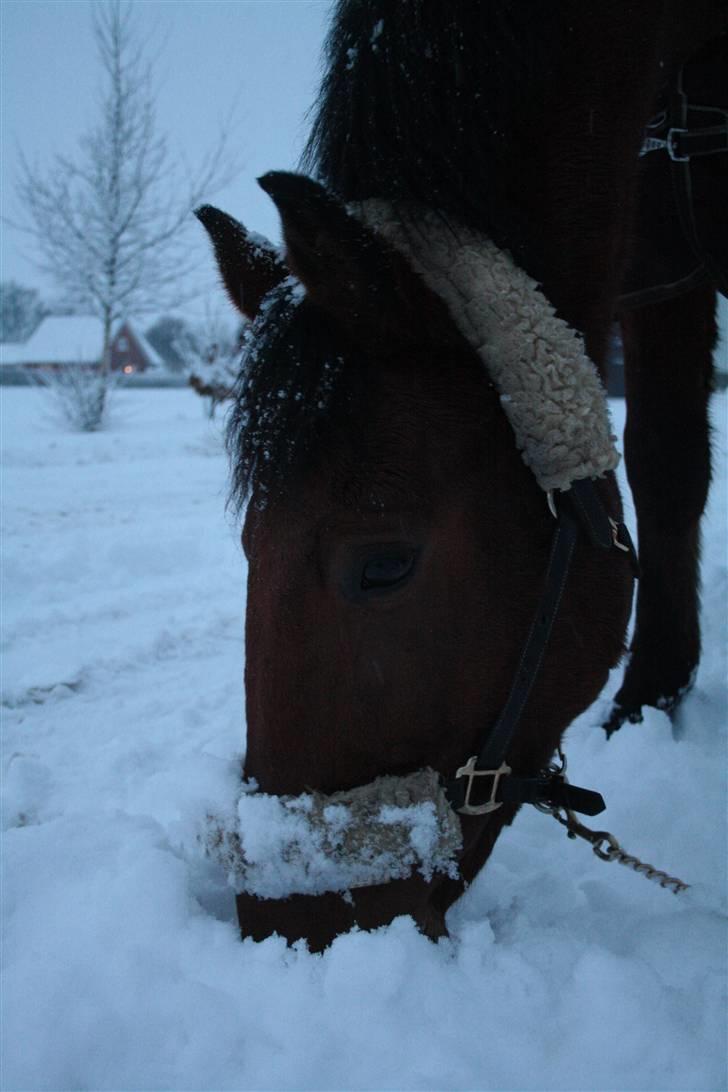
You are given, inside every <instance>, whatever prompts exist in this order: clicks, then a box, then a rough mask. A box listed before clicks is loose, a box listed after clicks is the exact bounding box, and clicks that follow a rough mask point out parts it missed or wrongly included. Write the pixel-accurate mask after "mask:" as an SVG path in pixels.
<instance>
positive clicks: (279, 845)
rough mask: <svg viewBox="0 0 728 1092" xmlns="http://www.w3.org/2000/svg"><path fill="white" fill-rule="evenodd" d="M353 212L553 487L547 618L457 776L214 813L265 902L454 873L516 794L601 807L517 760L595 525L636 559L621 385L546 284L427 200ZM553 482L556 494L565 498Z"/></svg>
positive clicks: (422, 776)
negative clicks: (464, 824) (617, 497)
mask: <svg viewBox="0 0 728 1092" xmlns="http://www.w3.org/2000/svg"><path fill="white" fill-rule="evenodd" d="M352 212H353V213H354V214H356V215H357V216H358V217H360V218H361V219H362V221H363V222H364V223H366V224H367V226H369V227H370V228H371V229H372V230H373V231H375V232H376V233H377V234H379V235H381V236H382V238H383V239H385V240H386V241H387V242H388V243H389V244H390V245H391V246H393V247H394V248H395V249H397V250H398V251H400V252H401V253H403V254H404V255H405V256H406V257H407V259H408V260H409V261H410V263H411V264H412V266H413V268H414V269H415V271H416V272H417V273H419V275H420V276H421V277H422V278H423V280H424V281H425V283H426V284H427V285H428V286H429V287H430V288H432V289H433V291H435V292H436V294H437V295H438V296H440V297H441V299H442V300H443V301H444V302H445V303H446V304H447V306H448V309H449V311H450V314H451V316H452V318H453V320H454V322H455V324H456V325H457V326H458V328H459V329H460V330H461V332H462V333H463V334H464V335H465V337H466V338H467V340H468V341H469V343H470V344H471V346H472V347H473V348H474V349H475V351H476V352H477V354H478V356H479V358H480V359H481V361H482V362H483V364H484V366H485V368H486V369H487V372H488V374H489V376H490V378H491V380H492V381H493V383H494V385H495V386H496V388H497V389H498V391H499V393H500V398H501V402H502V404H503V408H504V411H505V413H506V415H507V417H508V420H509V421H510V423H511V426H512V428H513V431H514V434H515V438H516V444H517V446H518V448H519V450H520V451H521V453H522V455H523V458H524V460H525V462H526V464H527V465H528V466H529V467H530V468H531V470H532V471H533V473H534V475H535V477H536V480H537V482H538V484H539V485H540V486H541V488H542V489H544V490H545V491H546V492H547V493H548V495H549V505H550V507H551V510H552V513H553V515H554V517H555V521H556V522H555V530H554V535H553V539H552V545H551V554H550V559H549V565H548V570H547V575H546V580H545V583H544V588H543V591H542V595H541V599H540V602H539V604H538V609H537V611H536V614H535V617H534V621H533V624H532V626H531V629H530V631H529V634H528V636H527V639H526V642H525V644H524V647H523V650H522V653H521V657H520V661H519V665H518V669H517V671H516V675H515V678H514V680H513V683H512V685H511V690H510V693H509V696H508V699H507V701H506V704H505V706H504V707H503V710H502V712H501V714H500V716H499V718H498V720H497V722H496V724H495V725H494V726H492V727H489V728H488V729H487V731H486V738H485V742H484V744H483V746H482V748H481V751H480V753H479V754H478V755H473V756H472V757H471V758H470V759H469V760H468V761H467V762H466V763H465V765H464V766H462V767H460V769H458V770H457V771H456V773H455V775H454V777H452V778H451V779H450V780H443V779H441V778H440V777H438V775H437V774H435V773H433V771H432V770H420V771H417V772H416V773H414V774H410V775H409V776H407V777H382V778H378V779H377V780H376V781H374V782H372V783H371V784H369V785H364V786H361V787H360V788H356V789H353V790H350V791H349V792H342V793H336V794H334V795H332V796H323V795H321V794H319V793H304V794H303V795H301V796H298V797H272V796H267V795H265V794H262V793H257V792H255V791H254V787H253V788H252V789H251V787H249V786H247V787H246V786H244V787H243V789H242V791H241V794H240V797H239V800H238V801H237V804H236V808H235V811H234V812H230V813H229V814H228V815H227V816H208V820H207V824H206V828H205V831H204V833H203V835H202V841H203V844H204V846H205V848H206V850H207V852H208V853H209V854H210V855H211V856H213V857H215V858H216V859H217V860H218V861H219V862H220V863H221V864H222V865H223V866H224V867H225V869H226V871H227V872H228V875H229V879H230V882H231V883H232V884H233V886H235V888H236V889H237V890H243V891H247V892H248V893H250V894H254V895H258V896H259V897H261V898H285V897H286V896H288V895H291V894H295V893H301V894H320V893H322V892H324V891H343V892H345V891H347V890H349V889H352V888H356V887H362V886H369V885H371V884H378V883H384V882H387V881H389V880H393V879H401V878H404V877H406V876H408V875H409V874H410V873H411V872H412V870H413V869H416V870H418V871H419V872H420V873H421V874H422V875H423V876H425V878H426V879H430V878H431V877H432V875H433V874H434V873H435V872H442V873H445V874H447V875H453V874H454V873H456V870H457V856H458V853H459V850H460V846H461V838H460V824H459V822H458V820H457V817H456V814H455V813H456V812H457V813H460V814H464V815H478V816H488V815H489V814H490V813H492V812H494V811H496V810H497V809H498V808H500V807H502V805H503V804H504V803H511V804H520V803H533V804H538V805H546V806H547V807H550V808H553V807H561V808H566V809H568V810H569V811H571V812H576V811H578V812H582V813H585V814H587V815H596V814H599V812H601V811H602V810H603V809H604V801H603V800H602V798H601V796H600V795H599V794H598V793H595V792H592V791H590V790H587V789H580V788H578V787H576V786H572V785H569V784H568V783H567V782H566V779H565V778H564V777H563V775H562V774H559V773H558V772H555V771H554V770H553V769H552V768H549V770H547V771H542V772H536V773H535V774H532V775H530V776H516V775H515V774H514V773H513V771H512V770H511V768H510V767H509V766H508V765H507V764H506V757H507V753H508V750H509V748H510V746H511V743H512V742H513V740H514V738H515V736H516V734H517V730H518V728H519V725H520V722H521V718H522V715H523V712H524V709H525V707H526V703H527V701H528V698H529V695H530V693H531V690H532V689H533V685H534V683H535V681H536V678H537V676H538V673H539V669H540V666H541V662H542V660H543V655H544V652H545V650H546V646H547V644H548V640H549V636H550V634H551V629H552V626H553V623H554V620H555V618H556V615H557V613H558V609H559V605H560V602H561V596H562V592H563V589H564V585H565V583H566V579H567V576H568V572H569V567H570V564H571V559H572V556H573V553H574V548H575V545H576V541H577V538H578V536H579V533H580V532H581V533H582V534H583V535H584V536H585V537H586V539H587V540H588V541H589V542H590V543H591V545H592V546H595V547H597V548H599V549H602V550H604V551H610V550H612V548H614V547H616V548H617V549H619V550H622V551H625V552H627V553H629V554H630V556H631V557H632V559H633V562H635V564H636V559H635V555H634V549H633V547H632V544H631V541H630V539H629V534H628V532H627V529H626V528H625V527H624V525H623V524H617V523H616V522H615V521H614V520H613V519H611V518H610V516H609V514H608V513H607V511H606V510H605V508H604V506H603V504H602V502H601V499H600V497H599V495H598V493H597V490H596V489H595V487H594V479H595V478H598V477H602V476H603V475H604V474H605V473H606V472H607V471H609V470H612V469H614V467H615V466H616V465H617V462H618V460H619V456H618V454H617V451H616V448H615V447H614V440H615V437H614V436H613V435H612V433H611V429H610V424H609V413H608V408H607V400H606V393H605V390H604V387H603V386H602V383H601V380H600V378H599V375H598V373H597V371H596V368H595V367H594V365H593V363H592V362H591V361H590V360H589V358H588V356H587V355H586V353H585V351H584V346H583V342H582V339H581V337H580V336H579V335H578V334H577V333H576V332H575V331H574V330H572V329H570V327H569V326H568V325H567V324H566V323H565V322H564V321H563V320H562V319H560V318H559V317H558V316H557V314H556V312H555V311H554V308H553V307H552V306H551V304H550V303H549V302H548V300H547V299H546V298H545V296H544V295H543V294H542V293H541V292H540V290H539V288H538V285H537V284H536V283H535V281H533V280H532V279H531V278H530V277H529V276H528V275H527V274H526V273H524V272H523V270H521V269H519V268H518V267H517V266H516V265H515V264H514V262H513V261H512V259H511V258H510V257H509V255H507V254H506V253H504V252H503V251H501V250H498V248H497V247H496V246H495V245H494V244H493V243H492V242H490V240H488V239H486V238H484V237H482V236H479V235H477V234H476V233H475V232H473V231H471V230H470V229H468V228H464V227H462V226H453V224H452V223H450V222H448V221H447V220H446V219H445V218H444V217H442V216H440V215H438V214H436V213H435V212H432V211H428V210H420V211H413V210H412V209H411V208H409V209H406V210H403V209H402V208H397V210H396V212H395V210H394V208H393V206H391V205H389V204H387V203H385V202H381V201H366V202H363V203H361V204H359V205H357V206H356V207H355V208H353V209H352ZM554 491H557V492H556V495H554Z"/></svg>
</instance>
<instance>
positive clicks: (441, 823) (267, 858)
mask: <svg viewBox="0 0 728 1092" xmlns="http://www.w3.org/2000/svg"><path fill="white" fill-rule="evenodd" d="M200 841H201V843H202V845H203V847H204V849H205V852H206V854H207V855H208V856H209V857H211V858H213V859H214V860H216V861H217V862H218V863H219V864H221V865H222V866H223V868H224V869H225V870H226V871H227V873H228V882H229V883H230V884H231V886H233V887H234V888H235V890H236V891H239V892H243V891H245V892H247V893H248V894H251V895H257V896H258V897H259V898H264V899H282V898H286V897H288V896H289V895H294V894H301V895H321V894H323V893H324V892H327V891H348V890H350V889H352V888H357V887H369V886H370V885H373V884H381V883H387V882H389V881H390V880H399V879H405V878H406V877H407V876H409V875H410V874H411V873H412V872H413V871H415V870H416V871H417V872H419V873H420V874H421V875H422V876H424V878H425V879H426V880H428V881H429V880H430V879H431V878H432V876H433V875H434V873H436V872H443V873H445V874H446V875H448V876H451V877H453V878H455V877H457V875H458V864H457V859H458V854H459V852H460V849H461V846H462V835H461V829H460V821H459V819H458V817H457V815H456V814H455V812H454V811H453V810H452V808H451V807H450V804H449V803H448V801H447V798H446V797H445V793H444V791H443V789H442V787H441V785H440V778H439V775H438V774H437V773H435V771H434V770H431V769H429V768H428V769H424V770H418V771H417V772H416V773H413V774H409V775H408V776H406V777H389V776H387V777H379V778H377V779H376V781H372V782H370V784H368V785H362V786H360V787H358V788H356V789H351V790H349V791H346V792H336V793H332V794H331V795H330V796H325V795H323V794H321V793H315V792H313V793H303V794H302V795H301V796H269V795H267V794H266V793H261V792H257V791H256V788H255V785H254V784H252V785H251V784H250V783H245V782H244V783H243V785H242V788H241V794H240V797H239V799H238V800H237V803H236V804H235V805H234V807H233V808H231V809H230V811H229V812H228V813H227V814H208V815H207V817H206V821H205V826H204V829H203V831H202V833H201V835H200Z"/></svg>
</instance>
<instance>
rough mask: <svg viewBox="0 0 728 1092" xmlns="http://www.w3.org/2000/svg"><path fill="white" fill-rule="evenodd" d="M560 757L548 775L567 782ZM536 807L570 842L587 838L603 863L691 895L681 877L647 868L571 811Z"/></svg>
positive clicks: (610, 835) (607, 835)
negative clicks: (617, 864) (564, 832)
mask: <svg viewBox="0 0 728 1092" xmlns="http://www.w3.org/2000/svg"><path fill="white" fill-rule="evenodd" d="M557 754H558V756H559V762H560V765H558V766H557V765H556V763H552V764H551V765H550V766H549V767H548V768H547V770H546V772H547V773H549V774H551V775H553V776H556V777H561V778H563V780H564V781H566V780H567V777H566V755H565V754H564V752H563V751H562V750H561V748H560V747H559V748H558V749H557ZM535 806H536V808H538V810H539V811H544V812H546V813H547V814H548V815H553V817H554V819H555V820H556V821H557V822H558V823H561V825H562V827H566V833H567V835H568V836H569V838H583V839H584V841H585V842H588V843H589V845H590V846H591V847H592V849H593V851H594V853H595V854H596V855H597V857H599V859H600V860H601V861H618V862H619V864H621V865H625V866H626V867H627V868H631V869H632V870H633V871H634V872H637V873H638V874H639V875H640V876H645V877H646V878H647V879H648V880H654V882H655V883H659V885H660V887H664V888H666V889H669V890H670V891H672V892H673V894H675V895H678V894H679V893H680V892H681V891H687V890H688V888H689V887H690V884H689V883H684V882H683V880H679V879H678V878H677V876H670V875H669V874H668V873H667V872H662V871H661V870H660V869H659V868H655V866H654V865H651V864H646V863H645V862H644V861H641V860H640V859H639V857H634V856H633V855H632V854H631V853H627V852H626V851H625V850H624V849H622V847H621V845H620V844H619V842H618V841H617V839H616V838H615V837H614V835H613V834H610V833H609V831H608V830H592V829H591V828H590V827H586V826H584V824H583V823H580V822H579V820H578V819H577V817H576V815H575V814H574V812H573V811H569V810H568V808H549V807H547V806H546V807H544V806H543V805H541V804H536V805H535Z"/></svg>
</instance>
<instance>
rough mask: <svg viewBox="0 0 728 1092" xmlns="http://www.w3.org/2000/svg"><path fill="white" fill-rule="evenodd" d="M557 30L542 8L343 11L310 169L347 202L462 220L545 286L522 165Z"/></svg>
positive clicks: (358, 6) (345, 7) (384, 5)
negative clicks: (413, 208)
mask: <svg viewBox="0 0 728 1092" xmlns="http://www.w3.org/2000/svg"><path fill="white" fill-rule="evenodd" d="M558 23H559V20H557V19H555V18H553V17H552V15H551V14H550V13H549V12H548V11H544V6H543V4H542V3H540V0H518V2H517V3H515V2H513V0H488V2H487V3H474V2H473V0H448V3H447V5H443V4H440V3H433V2H432V0H415V2H414V3H408V4H392V3H391V2H390V0H355V2H352V0H347V2H344V3H339V5H338V6H337V9H336V12H335V15H334V19H333V24H332V27H331V31H330V33H329V36H328V38H327V42H326V46H325V60H326V75H325V77H324V80H323V83H322V87H321V93H320V96H319V99H318V102H317V104H316V106H315V108H314V118H313V127H312V131H311V135H310V138H309V141H308V144H307V147H306V149H305V151H304V154H303V158H302V161H301V166H302V169H303V170H304V171H307V172H309V173H312V174H314V175H316V176H317V177H318V178H319V179H320V180H321V181H322V182H323V184H324V185H325V186H326V187H327V189H329V190H330V191H332V192H333V193H334V194H336V195H337V196H338V197H340V198H341V199H342V200H345V201H360V200H366V199H367V198H371V197H378V198H380V199H384V200H389V201H394V202H396V201H398V200H406V201H410V202H412V201H414V202H417V203H420V204H422V205H426V206H428V207H430V208H435V209H437V210H438V211H441V212H443V213H445V214H448V215H451V216H454V217H456V218H457V219H458V220H459V221H460V222H461V223H464V224H466V225H468V226H469V227H471V228H474V229H476V230H479V231H481V232H483V233H484V234H486V235H488V236H489V237H490V238H491V239H493V241H494V242H495V243H496V244H497V245H498V246H500V247H504V246H505V247H508V249H509V250H511V252H512V253H513V255H514V257H515V258H516V260H517V261H518V262H519V264H522V265H525V267H526V268H529V272H531V273H532V275H536V276H537V273H538V266H539V262H538V255H537V254H533V256H532V255H531V253H530V251H531V250H533V239H534V238H537V237H538V232H537V231H535V232H534V231H533V230H531V228H530V227H529V224H528V220H529V215H528V214H527V212H526V210H524V209H523V208H519V206H518V204H517V201H516V199H515V198H514V196H513V195H514V194H515V193H518V192H519V186H518V185H517V184H516V185H514V181H515V180H516V178H517V173H518V167H517V157H516V155H515V153H516V151H517V149H518V148H519V146H520V144H521V142H522V140H523V136H522V134H523V131H524V126H527V125H528V124H529V119H530V118H531V117H532V116H533V113H534V111H535V110H537V109H538V105H537V104H538V103H539V102H541V101H542V99H543V94H542V87H543V86H544V84H545V82H546V81H547V80H548V77H549V70H550V67H551V66H552V65H553V62H554V55H555V52H556V50H557V47H558V42H557V41H554V38H555V36H556V33H557V30H556V27H557V26H558ZM484 42H486V43H488V48H487V49H483V43H484ZM526 240H529V242H530V245H529V247H528V248H527V246H526Z"/></svg>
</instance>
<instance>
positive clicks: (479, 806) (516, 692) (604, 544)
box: [445, 480, 638, 815]
mask: <svg viewBox="0 0 728 1092" xmlns="http://www.w3.org/2000/svg"><path fill="white" fill-rule="evenodd" d="M557 498H558V499H557ZM549 506H550V507H551V510H552V512H553V513H554V515H555V517H556V528H555V531H554V534H553V538H552V542H551V553H550V557H549V563H548V568H547V572H546V580H545V583H544V588H543V591H542V593H541V599H540V602H539V604H538V609H537V611H536V614H535V616H534V619H533V623H532V625H531V629H530V631H529V634H528V637H527V638H526V643H525V645H524V647H523V651H522V653H521V658H520V661H519V664H518V668H517V670H516V674H515V677H514V680H513V683H512V685H511V689H510V693H509V695H508V698H507V700H506V703H505V705H504V706H503V710H502V711H501V714H500V716H499V717H498V719H497V721H496V723H495V725H494V726H493V728H492V729H491V730H490V731H489V732H488V734H487V736H486V739H485V742H484V744H483V746H482V748H481V750H480V753H479V754H477V755H473V756H472V757H471V758H470V759H469V760H468V762H466V764H465V765H464V766H461V767H460V769H459V770H458V771H457V773H456V774H455V777H454V778H453V779H452V780H451V781H448V782H446V784H445V793H446V795H447V798H448V799H449V801H450V803H451V805H452V807H453V808H454V809H455V810H456V811H458V812H460V814H461V815H487V814H488V813H490V812H492V811H496V810H497V809H498V808H499V807H501V805H502V804H504V803H517V804H522V803H528V804H543V805H550V806H551V807H564V808H566V809H568V810H569V811H575V812H581V813H583V814H585V815H598V814H599V813H600V812H601V811H603V810H604V806H605V805H604V801H603V799H602V797H601V796H600V795H599V793H596V792H592V791H591V790H589V789H581V788H578V787H577V786H575V785H569V784H567V783H566V781H565V780H564V779H563V778H562V777H559V776H558V774H554V773H548V774H540V775H538V776H536V777H518V776H516V775H514V774H513V772H512V770H511V768H510V767H509V766H508V765H506V755H507V753H508V750H509V748H510V746H511V743H512V742H513V740H514V738H515V737H516V734H517V732H518V728H519V725H520V723H521V720H522V717H523V712H524V709H525V708H526V704H527V702H528V698H529V695H530V694H531V691H532V689H533V686H534V683H535V682H536V679H537V678H538V675H539V672H540V669H541V664H542V662H543V657H544V653H545V652H546V648H547V646H548V642H549V638H550V636H551V631H552V629H553V624H554V621H555V619H556V615H557V614H558V610H559V605H560V603H561V597H562V594H563V590H564V586H565V584H566V580H567V577H568V575H569V569H570V567H571V561H572V557H573V554H574V549H575V546H576V542H577V539H578V537H579V533H580V531H581V532H582V533H583V534H584V535H585V536H586V538H587V539H588V541H589V542H590V543H591V545H592V546H594V547H596V548H598V549H600V550H604V551H608V550H613V549H618V550H620V551H622V552H624V553H627V554H628V555H629V557H630V560H631V563H632V567H633V571H634V572H635V573H636V572H637V569H638V564H637V555H636V553H635V550H634V546H633V544H632V540H631V538H630V535H629V531H628V530H627V528H626V526H625V525H624V524H623V523H616V522H615V521H614V520H613V519H611V518H610V516H609V515H608V513H607V512H606V510H605V508H604V506H603V504H602V502H601V500H600V498H599V495H598V493H597V491H596V489H595V487H594V483H593V482H592V481H589V480H585V481H578V482H574V484H573V485H572V487H571V489H569V490H567V491H566V492H564V493H559V494H556V495H550V496H549Z"/></svg>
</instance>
